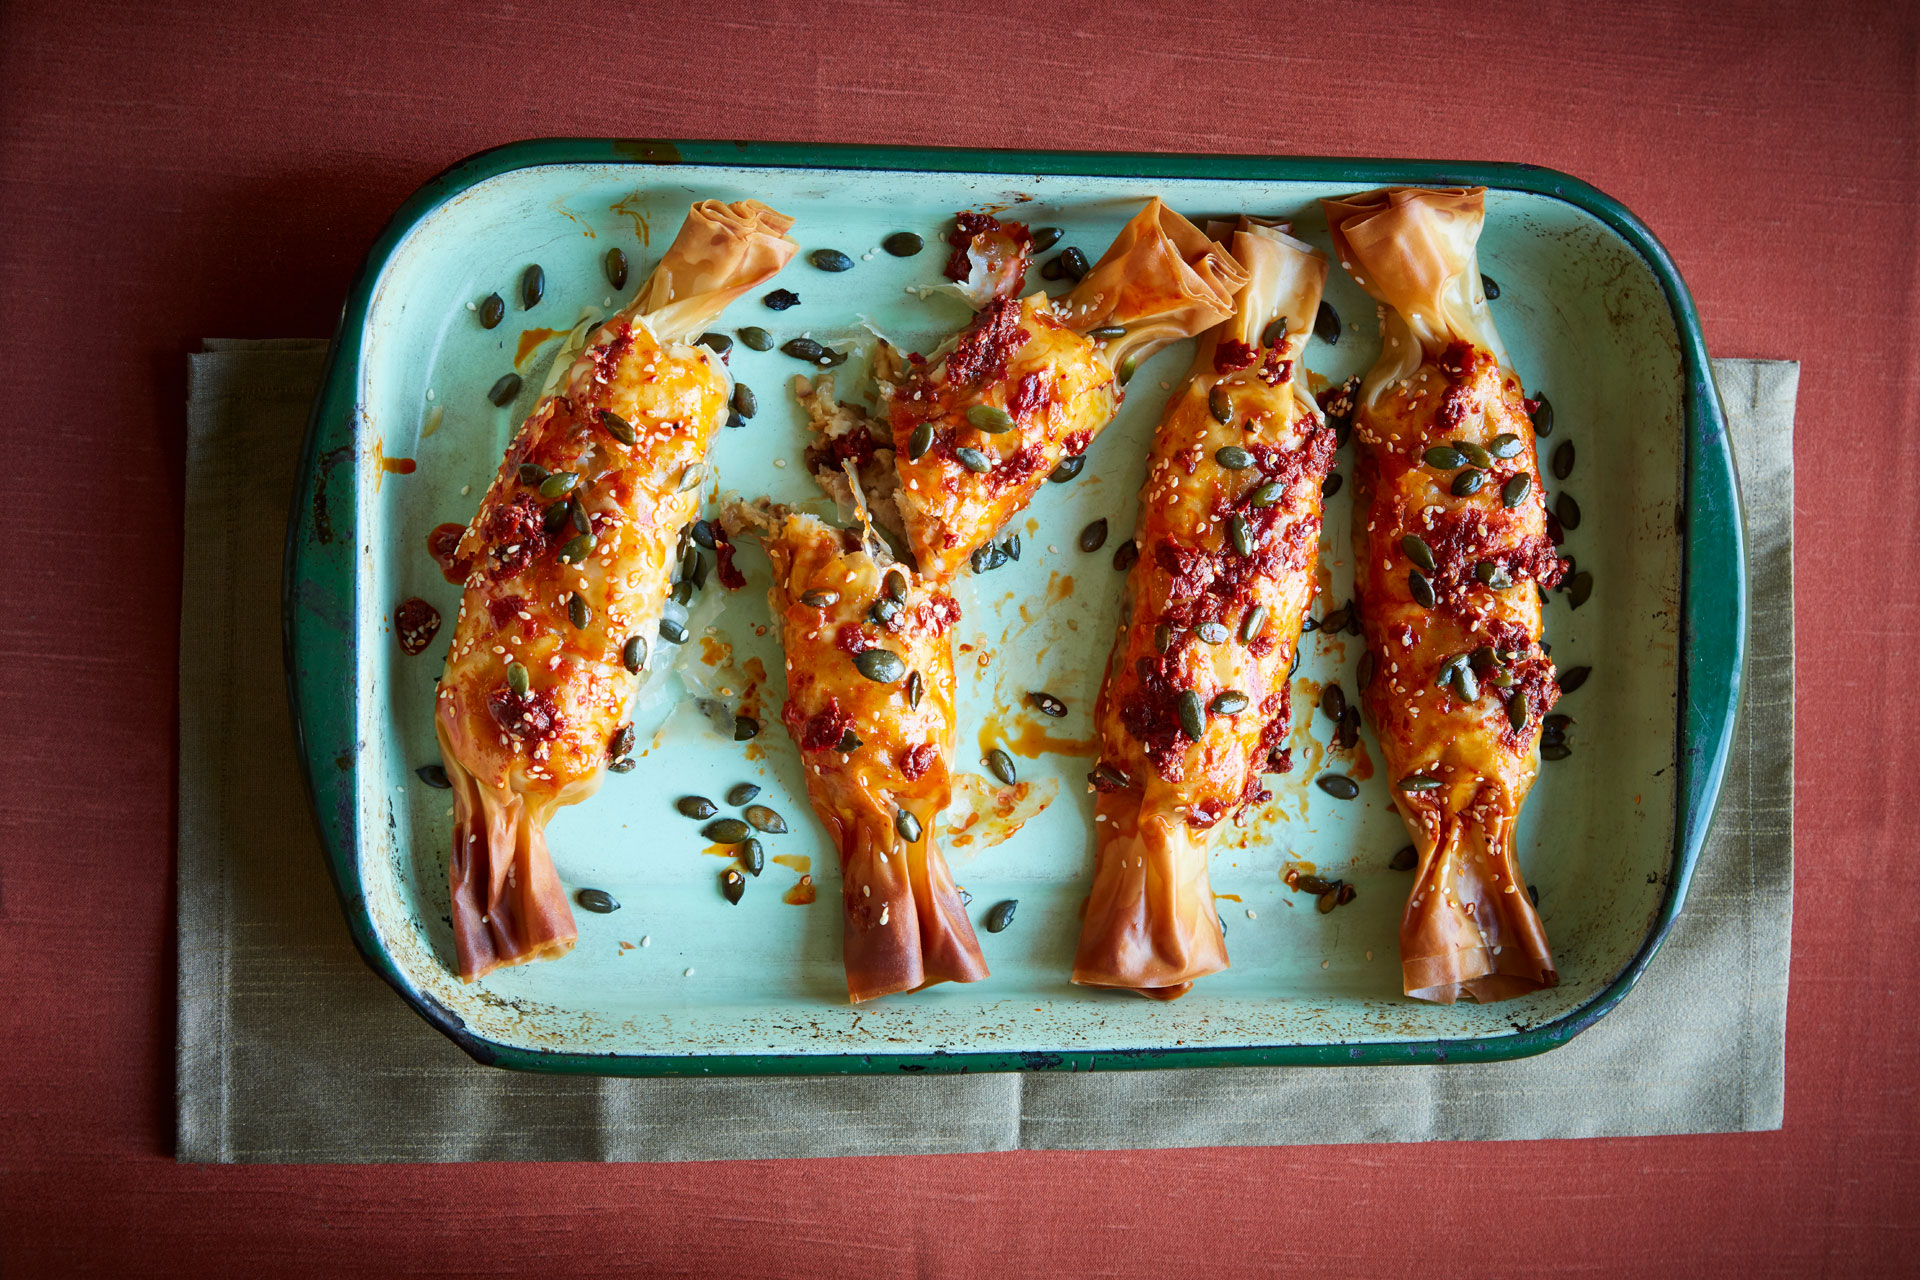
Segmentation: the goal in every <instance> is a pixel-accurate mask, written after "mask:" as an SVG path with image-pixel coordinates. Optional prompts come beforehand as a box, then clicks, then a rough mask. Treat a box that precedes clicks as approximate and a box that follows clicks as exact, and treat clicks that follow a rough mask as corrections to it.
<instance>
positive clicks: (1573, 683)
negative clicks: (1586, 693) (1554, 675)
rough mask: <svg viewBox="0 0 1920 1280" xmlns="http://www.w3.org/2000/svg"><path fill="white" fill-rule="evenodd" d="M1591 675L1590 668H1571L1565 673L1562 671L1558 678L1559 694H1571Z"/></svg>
mask: <svg viewBox="0 0 1920 1280" xmlns="http://www.w3.org/2000/svg"><path fill="white" fill-rule="evenodd" d="M1592 674H1593V668H1592V667H1572V668H1569V669H1568V670H1566V671H1562V672H1561V673H1560V676H1559V685H1560V692H1562V693H1572V692H1573V691H1574V690H1575V689H1578V688H1579V687H1580V686H1581V685H1583V684H1585V683H1586V682H1587V677H1588V676H1590V675H1592Z"/></svg>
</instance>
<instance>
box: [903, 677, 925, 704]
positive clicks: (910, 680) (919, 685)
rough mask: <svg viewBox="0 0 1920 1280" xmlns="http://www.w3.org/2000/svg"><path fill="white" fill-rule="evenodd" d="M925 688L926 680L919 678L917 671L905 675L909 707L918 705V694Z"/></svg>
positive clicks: (923, 691)
mask: <svg viewBox="0 0 1920 1280" xmlns="http://www.w3.org/2000/svg"><path fill="white" fill-rule="evenodd" d="M926 688H927V682H926V681H925V680H922V679H921V678H920V673H919V672H918V671H915V672H912V673H911V674H909V675H908V676H907V705H908V706H909V707H917V706H919V705H920V696H921V695H922V694H923V693H925V692H926Z"/></svg>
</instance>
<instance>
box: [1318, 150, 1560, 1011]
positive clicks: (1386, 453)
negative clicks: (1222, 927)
mask: <svg viewBox="0 0 1920 1280" xmlns="http://www.w3.org/2000/svg"><path fill="white" fill-rule="evenodd" d="M1484 194H1485V192H1484V189H1483V188H1477V187H1476V188H1473V189H1471V190H1461V189H1451V190H1437V191H1426V190H1409V189H1396V190H1391V191H1377V192H1373V193H1370V194H1368V195H1363V196H1355V197H1353V198H1352V199H1349V200H1329V201H1327V202H1325V203H1326V210H1327V221H1328V224H1329V225H1330V227H1331V228H1332V231H1333V241H1334V247H1335V249H1336V251H1337V252H1338V254H1339V257H1340V263H1341V265H1342V266H1343V267H1346V268H1347V270H1348V271H1349V272H1351V273H1352V275H1353V278H1354V281H1355V283H1357V284H1359V285H1360V287H1361V288H1363V289H1365V290H1366V291H1367V292H1368V293H1370V294H1372V295H1373V296H1374V297H1375V298H1376V299H1378V300H1379V301H1380V302H1382V303H1384V304H1385V315H1386V319H1385V325H1384V332H1383V335H1382V349H1381V353H1380V359H1379V361H1378V363H1376V364H1375V365H1374V367H1373V369H1372V371H1371V372H1369V373H1368V374H1367V376H1366V379H1365V380H1364V381H1363V382H1362V383H1361V386H1360V391H1359V395H1358V397H1357V404H1356V405H1355V409H1354V432H1353V438H1354V442H1355V445H1356V447H1357V449H1358V454H1359V456H1358V465H1357V467H1356V469H1355V470H1356V475H1355V480H1356V491H1355V500H1354V508H1353V513H1354V527H1353V542H1354V558H1355V566H1356V567H1355V574H1354V577H1355V590H1356V596H1357V598H1358V600H1359V605H1360V610H1361V616H1362V621H1363V626H1364V629H1365V635H1366V644H1367V653H1366V656H1365V658H1364V659H1363V660H1362V666H1361V671H1360V694H1361V704H1362V706H1363V707H1364V709H1365V711H1366V713H1367V718H1368V719H1369V720H1371V721H1372V722H1373V726H1374V730H1375V732H1376V733H1377V734H1378V735H1379V739H1380V749H1381V753H1382V755H1383V756H1384V757H1385V760H1386V772H1387V776H1388V777H1389V779H1391V781H1392V786H1393V798H1394V803H1395V804H1396V805H1397V806H1398V807H1399V809H1400V813H1401V816H1402V817H1403V818H1404V819H1405V820H1406V824H1407V829H1408V830H1409V831H1410V832H1412V834H1413V841H1414V845H1415V847H1416V848H1417V849H1418V851H1419V855H1420V862H1419V874H1418V878H1417V879H1416V881H1415V883H1414V887H1413V892H1412V895H1411V896H1410V897H1409V899H1408V901H1407V910H1406V915H1405V917H1404V918H1403V919H1402V921H1401V925H1400V964H1401V970H1402V975H1403V981H1404V984H1405V988H1406V993H1407V994H1408V995H1409V996H1414V997H1416V998H1418V999H1421V1000H1434V1001H1438V1002H1440V1003H1442V1004H1450V1003H1452V1002H1453V1001H1454V1000H1455V999H1457V998H1459V997H1460V996H1463V995H1465V996H1471V997H1473V998H1474V999H1476V1000H1481V1001H1488V1000H1504V999H1508V998H1510V997H1513V996H1517V995H1523V994H1525V993H1526V992H1529V991H1534V990H1537V989H1539V988H1541V987H1550V986H1553V985H1554V984H1555V983H1557V982H1558V981H1559V975H1558V974H1557V973H1556V972H1555V971H1554V967H1553V956H1552V953H1551V952H1550V951H1549V950H1548V947H1547V938H1546V933H1545V931H1544V930H1543V929H1542V928H1541V925H1540V917H1539V915H1538V914H1537V913H1536V912H1535V911H1534V908H1533V903H1532V902H1531V901H1530V900H1529V898H1528V894H1527V887H1526V883H1525V881H1524V880H1523V879H1522V878H1521V874H1520V865H1519V859H1518V857H1517V856H1516V853H1515V849H1514V832H1515V825H1516V823H1517V822H1518V820H1519V817H1520V806H1521V805H1522V804H1523V803H1524V802H1525V800H1526V797H1527V791H1528V789H1529V788H1530V787H1532V785H1533V779H1534V775H1535V773H1536V772H1537V770H1538V768H1539V763H1538V762H1539V743H1540V729H1541V718H1542V717H1543V716H1544V715H1545V714H1546V712H1547V710H1548V709H1549V708H1550V707H1552V706H1553V703H1554V699H1555V698H1556V697H1558V696H1559V686H1558V685H1557V684H1556V683H1555V681H1554V671H1553V663H1552V662H1551V661H1549V660H1548V658H1547V655H1546V653H1545V652H1544V650H1543V649H1542V648H1541V644H1540V640H1541V608H1540V602H1541V599H1542V596H1541V590H1542V589H1545V588H1549V587H1552V586H1553V585H1554V584H1555V583H1557V582H1558V581H1559V580H1560V576H1561V574H1562V573H1563V572H1564V571H1565V562H1564V561H1562V560H1561V559H1560V558H1559V557H1558V556H1556V555H1555V553H1554V549H1553V544H1552V543H1551V542H1550V541H1549V539H1548V536H1547V517H1546V507H1545V504H1544V501H1543V498H1544V491H1543V489H1542V486H1541V483H1540V468H1539V464H1538V460H1537V459H1536V458H1535V456H1534V437H1533V424H1532V421H1531V419H1530V418H1529V417H1528V409H1527V401H1526V400H1525V398H1524V396H1523V394H1522V392H1521V389H1520V379H1519V377H1518V376H1517V375H1516V374H1515V373H1514V372H1513V370H1512V368H1511V367H1509V365H1508V363H1507V359H1506V354H1505V349H1504V348H1503V347H1502V346H1501V344H1500V336H1499V334H1498V333H1496V332H1495V330H1494V325H1493V316H1492V314H1491V313H1490V312H1489V310H1488V309H1487V301H1486V297H1485V294H1484V293H1483V291H1482V286H1481V278H1480V268H1479V265H1478V263H1477V261H1476V256H1475V250H1474V246H1475V243H1476V242H1477V241H1478V239H1479V237H1480V227H1481V222H1482V219H1483V217H1484V210H1483V205H1482V199H1483V196H1484ZM1536 588H1538V589H1536Z"/></svg>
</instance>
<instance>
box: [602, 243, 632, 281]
mask: <svg viewBox="0 0 1920 1280" xmlns="http://www.w3.org/2000/svg"><path fill="white" fill-rule="evenodd" d="M604 265H605V267H606V271H607V283H608V284H610V285H612V286H613V287H614V288H616V289H624V288H626V287H627V255H626V252H625V250H622V249H617V248H615V249H609V250H607V256H606V258H605V259H604Z"/></svg>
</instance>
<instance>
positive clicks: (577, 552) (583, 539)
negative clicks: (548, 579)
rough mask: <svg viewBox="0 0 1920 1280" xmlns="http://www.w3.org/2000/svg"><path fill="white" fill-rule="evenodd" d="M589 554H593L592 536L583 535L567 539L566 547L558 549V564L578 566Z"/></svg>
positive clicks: (588, 534)
mask: <svg viewBox="0 0 1920 1280" xmlns="http://www.w3.org/2000/svg"><path fill="white" fill-rule="evenodd" d="M591 554H593V535H592V534H590V533H583V534H580V535H579V536H578V537H575V538H571V539H569V540H568V542H567V545H566V546H564V547H561V548H560V563H561V564H579V563H580V562H581V561H582V560H585V559H586V558H587V557H588V556H589V555H591Z"/></svg>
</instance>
